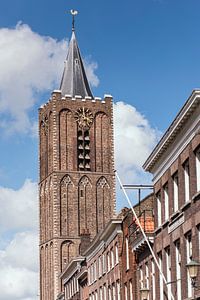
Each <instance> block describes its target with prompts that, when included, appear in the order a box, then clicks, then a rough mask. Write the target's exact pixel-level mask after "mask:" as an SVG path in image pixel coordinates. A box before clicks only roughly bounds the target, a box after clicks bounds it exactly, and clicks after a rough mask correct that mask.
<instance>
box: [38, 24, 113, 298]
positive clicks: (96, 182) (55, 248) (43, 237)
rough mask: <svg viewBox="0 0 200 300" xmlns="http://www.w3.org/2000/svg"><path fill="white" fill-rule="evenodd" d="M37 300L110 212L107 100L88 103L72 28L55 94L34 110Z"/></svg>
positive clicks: (55, 286) (53, 290)
mask: <svg viewBox="0 0 200 300" xmlns="http://www.w3.org/2000/svg"><path fill="white" fill-rule="evenodd" d="M39 137H40V158H39V159H40V182H39V194H40V195H39V197H40V300H56V298H57V295H58V294H59V293H60V292H61V291H62V283H61V281H60V279H59V275H60V274H61V272H62V271H63V269H64V268H65V266H66V265H67V264H68V263H69V261H70V260H71V259H72V258H73V257H75V256H77V255H79V254H80V242H81V235H82V234H85V233H86V234H90V237H91V239H92V238H94V236H95V235H96V234H97V233H98V232H99V231H100V230H101V229H103V228H104V226H105V224H106V223H107V222H108V221H109V220H110V218H111V217H112V216H113V214H114V210H115V187H114V186H115V184H114V158H113V156H114V153H113V108H112V97H111V96H109V95H105V97H104V99H103V100H101V99H100V98H95V97H93V94H92V92H91V89H90V86H89V83H88V80H87V76H86V73H85V69H84V64H83V61H82V58H81V54H80V51H79V47H78V44H77V40H76V36H75V32H74V27H73V30H72V37H71V41H70V44H69V48H68V54H67V58H66V61H65V66H64V71H63V76H62V80H61V85H60V89H59V90H54V91H53V92H52V95H51V98H50V99H49V101H48V102H47V103H46V104H45V105H44V106H43V107H41V108H40V109H39Z"/></svg>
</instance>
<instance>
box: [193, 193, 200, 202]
mask: <svg viewBox="0 0 200 300" xmlns="http://www.w3.org/2000/svg"><path fill="white" fill-rule="evenodd" d="M198 200H200V191H199V192H197V193H196V194H195V195H194V196H193V197H192V201H193V202H196V201H198Z"/></svg>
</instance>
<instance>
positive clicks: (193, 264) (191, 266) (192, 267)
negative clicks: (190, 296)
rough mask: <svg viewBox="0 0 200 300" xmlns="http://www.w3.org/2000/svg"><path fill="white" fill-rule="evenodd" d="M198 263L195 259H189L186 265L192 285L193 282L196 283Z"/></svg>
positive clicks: (193, 284) (199, 264)
mask: <svg viewBox="0 0 200 300" xmlns="http://www.w3.org/2000/svg"><path fill="white" fill-rule="evenodd" d="M199 266H200V263H199V262H197V261H195V260H191V261H190V262H189V263H188V264H187V265H186V267H187V270H188V272H189V275H190V278H191V281H192V286H193V287H195V283H196V277H197V273H198V269H199Z"/></svg>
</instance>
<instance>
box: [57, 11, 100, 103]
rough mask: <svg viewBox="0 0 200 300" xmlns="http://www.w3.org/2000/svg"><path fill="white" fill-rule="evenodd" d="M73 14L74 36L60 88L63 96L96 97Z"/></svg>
mask: <svg viewBox="0 0 200 300" xmlns="http://www.w3.org/2000/svg"><path fill="white" fill-rule="evenodd" d="M73 12H74V11H73ZM71 13H72V12H71ZM72 15H73V22H72V37H71V41H70V43H69V48H68V54H67V58H66V60H65V67H64V71H63V76H62V80H61V84H60V90H61V93H62V95H63V96H65V95H71V96H72V97H74V96H75V95H79V96H81V97H82V98H85V97H86V96H89V97H92V98H94V97H93V95H92V92H91V89H90V86H89V83H88V79H87V76H86V73H85V69H84V65H83V61H82V58H81V54H80V50H79V47H78V43H77V40H76V36H75V32H74V14H73V13H72Z"/></svg>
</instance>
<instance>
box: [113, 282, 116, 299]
mask: <svg viewBox="0 0 200 300" xmlns="http://www.w3.org/2000/svg"><path fill="white" fill-rule="evenodd" d="M112 292H113V298H112V299H113V300H116V290H115V284H114V283H113V284H112Z"/></svg>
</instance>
